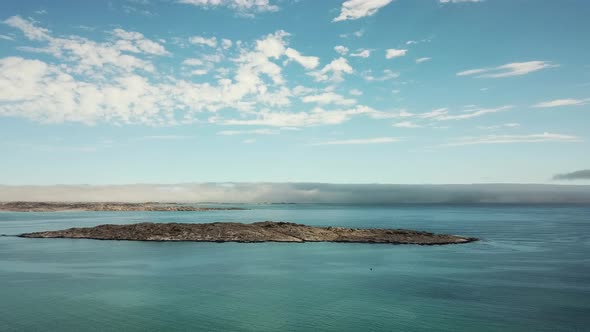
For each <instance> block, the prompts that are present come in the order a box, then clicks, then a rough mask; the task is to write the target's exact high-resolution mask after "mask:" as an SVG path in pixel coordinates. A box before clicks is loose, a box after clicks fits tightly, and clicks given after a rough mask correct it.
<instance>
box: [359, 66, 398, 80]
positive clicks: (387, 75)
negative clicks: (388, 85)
mask: <svg viewBox="0 0 590 332" xmlns="http://www.w3.org/2000/svg"><path fill="white" fill-rule="evenodd" d="M361 76H362V77H363V78H364V79H365V80H367V81H388V80H390V79H394V78H398V77H399V73H396V72H394V71H393V70H391V69H385V70H383V74H382V75H378V76H375V75H373V72H372V71H365V72H363V73H362V74H361Z"/></svg>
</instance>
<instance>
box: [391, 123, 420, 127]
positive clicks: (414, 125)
mask: <svg viewBox="0 0 590 332" xmlns="http://www.w3.org/2000/svg"><path fill="white" fill-rule="evenodd" d="M392 126H394V127H396V128H420V127H422V126H421V125H419V124H416V123H414V122H411V121H402V122H397V123H394V124H393V125H392Z"/></svg>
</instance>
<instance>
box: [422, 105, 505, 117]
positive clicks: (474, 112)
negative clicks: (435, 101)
mask: <svg viewBox="0 0 590 332" xmlns="http://www.w3.org/2000/svg"><path fill="white" fill-rule="evenodd" d="M511 108H512V106H510V105H507V106H501V107H497V108H470V109H467V110H464V111H463V112H462V113H461V114H449V110H448V109H447V108H439V109H436V110H433V111H431V112H428V113H422V114H419V115H418V117H420V118H422V119H431V120H437V121H448V120H465V119H471V118H475V117H479V116H482V115H485V114H491V113H498V112H503V111H507V110H509V109H511Z"/></svg>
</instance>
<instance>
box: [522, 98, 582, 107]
mask: <svg viewBox="0 0 590 332" xmlns="http://www.w3.org/2000/svg"><path fill="white" fill-rule="evenodd" d="M589 102H590V98H589V99H571V98H570V99H556V100H551V101H544V102H542V103H538V104H535V105H533V107H535V108H550V107H560V106H577V105H585V104H588V103H589Z"/></svg>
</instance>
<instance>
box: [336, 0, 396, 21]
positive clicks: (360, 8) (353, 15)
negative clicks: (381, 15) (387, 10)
mask: <svg viewBox="0 0 590 332" xmlns="http://www.w3.org/2000/svg"><path fill="white" fill-rule="evenodd" d="M391 1H392V0H347V1H344V2H343V3H342V8H340V15H338V16H337V17H336V18H334V20H333V21H334V22H339V21H346V20H356V19H359V18H361V17H365V16H371V15H373V14H375V13H377V12H378V11H379V9H381V8H382V7H385V6H387V5H388V4H389V3H390V2H391Z"/></svg>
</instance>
